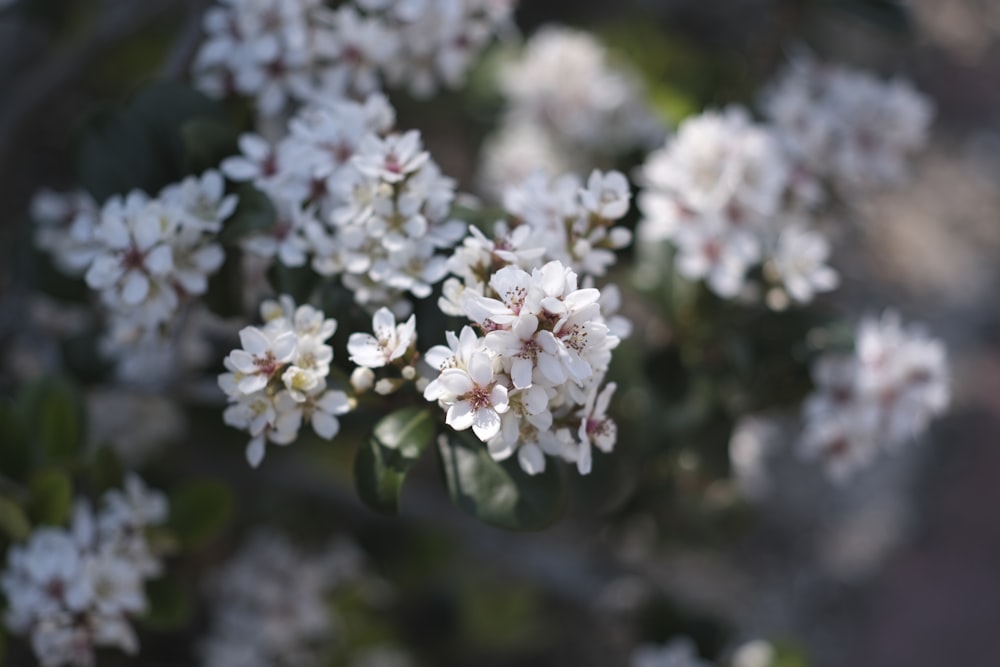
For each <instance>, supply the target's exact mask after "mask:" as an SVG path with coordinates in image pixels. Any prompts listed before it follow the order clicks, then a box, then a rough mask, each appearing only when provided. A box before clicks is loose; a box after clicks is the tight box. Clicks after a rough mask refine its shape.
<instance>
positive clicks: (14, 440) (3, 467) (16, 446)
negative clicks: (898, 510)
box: [0, 401, 31, 480]
mask: <svg viewBox="0 0 1000 667" xmlns="http://www.w3.org/2000/svg"><path fill="white" fill-rule="evenodd" d="M30 467H31V448H30V438H29V437H28V432H27V428H26V425H25V423H24V420H23V419H22V416H21V414H20V412H19V411H18V410H15V409H14V406H13V405H11V404H10V403H8V402H6V401H0V471H3V474H4V475H6V476H8V477H11V478H13V479H17V480H23V479H24V478H25V477H26V476H27V474H28V470H29V468H30Z"/></svg>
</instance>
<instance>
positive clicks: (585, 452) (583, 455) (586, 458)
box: [576, 440, 592, 475]
mask: <svg viewBox="0 0 1000 667" xmlns="http://www.w3.org/2000/svg"><path fill="white" fill-rule="evenodd" d="M591 464H592V460H591V453H590V442H589V441H588V440H584V441H583V442H581V443H580V448H579V449H578V450H577V454H576V469H577V471H578V472H579V473H580V474H581V475H589V474H590V468H591Z"/></svg>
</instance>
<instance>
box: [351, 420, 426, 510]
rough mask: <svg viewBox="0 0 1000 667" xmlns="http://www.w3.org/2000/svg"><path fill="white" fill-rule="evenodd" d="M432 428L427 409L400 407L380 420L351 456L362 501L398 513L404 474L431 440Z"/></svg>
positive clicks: (372, 506)
mask: <svg viewBox="0 0 1000 667" xmlns="http://www.w3.org/2000/svg"><path fill="white" fill-rule="evenodd" d="M434 431H435V426H434V420H433V419H432V418H431V415H430V411H429V410H427V409H426V408H419V407H410V408H402V409H401V410H397V411H395V412H393V413H391V414H389V415H388V416H386V417H384V418H383V419H381V420H380V421H379V422H378V423H377V424H376V425H375V429H374V430H373V432H372V438H371V439H370V440H369V441H368V443H367V444H366V445H364V446H362V447H361V449H359V450H358V455H357V458H355V459H354V485H355V487H357V490H358V496H360V497H361V500H363V501H364V502H365V503H366V504H367V505H368V506H369V507H371V508H372V509H374V510H377V511H379V512H384V513H386V514H396V513H397V512H399V496H400V493H401V492H402V489H403V482H404V481H405V480H406V475H407V473H408V472H409V471H410V468H412V467H413V464H414V463H416V462H417V460H418V459H419V458H420V455H421V454H423V452H424V450H426V449H427V447H428V446H429V445H430V443H431V440H433V439H434Z"/></svg>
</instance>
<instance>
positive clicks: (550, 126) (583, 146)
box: [481, 26, 664, 192]
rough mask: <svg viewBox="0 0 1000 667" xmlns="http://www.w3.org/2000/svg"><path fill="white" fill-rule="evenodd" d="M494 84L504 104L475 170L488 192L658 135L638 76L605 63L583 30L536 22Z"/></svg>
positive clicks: (602, 158) (642, 144)
mask: <svg viewBox="0 0 1000 667" xmlns="http://www.w3.org/2000/svg"><path fill="white" fill-rule="evenodd" d="M499 83H500V89H501V93H502V94H503V95H504V97H505V98H506V99H507V101H508V108H507V110H506V112H505V114H504V117H503V118H502V120H501V123H500V128H499V130H498V131H497V132H496V134H495V135H494V136H493V137H492V138H491V139H490V140H489V142H488V143H487V146H486V148H485V150H484V153H483V164H482V168H481V171H482V174H481V178H482V182H483V185H484V187H485V188H486V189H487V190H489V191H491V192H499V191H500V190H502V188H503V187H505V186H508V185H513V184H515V183H517V182H519V181H521V180H522V179H523V178H525V177H527V176H529V175H530V174H532V173H533V172H535V171H538V170H543V171H546V172H548V173H551V174H556V173H562V172H564V171H567V170H570V169H571V168H573V167H574V166H576V165H580V164H597V163H602V162H609V161H611V160H612V159H614V158H615V157H617V156H620V155H623V154H625V153H627V152H628V151H632V150H635V149H639V148H649V147H652V146H654V145H655V144H657V143H658V142H660V141H662V140H663V136H664V129H663V127H662V125H661V124H660V123H659V122H658V121H657V120H656V118H655V117H654V116H653V114H652V113H651V112H650V110H649V108H648V105H647V103H646V100H645V94H644V91H643V90H642V86H641V84H640V83H639V80H638V78H637V77H636V76H635V75H634V74H633V73H632V72H631V71H629V70H627V69H623V68H619V67H615V66H613V65H612V64H611V63H610V62H609V59H608V54H607V51H606V50H605V48H604V47H603V46H602V45H601V44H600V43H599V42H598V41H597V40H596V39H595V38H594V37H593V36H592V35H590V34H589V33H586V32H582V31H578V30H573V29H571V28H566V27H555V26H551V27H546V28H542V29H541V30H539V31H538V32H536V33H535V34H534V35H532V37H531V39H529V40H528V42H527V43H526V44H525V47H524V53H523V54H522V56H521V57H520V58H519V59H516V60H514V61H511V62H507V63H505V64H504V66H503V67H502V69H501V72H500V82H499Z"/></svg>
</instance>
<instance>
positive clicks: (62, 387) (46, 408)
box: [18, 376, 87, 464]
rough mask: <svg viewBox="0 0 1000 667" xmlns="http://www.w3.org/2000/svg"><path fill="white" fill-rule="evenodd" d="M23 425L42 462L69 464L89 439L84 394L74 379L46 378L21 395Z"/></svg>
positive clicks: (19, 398) (20, 405)
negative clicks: (86, 439) (87, 438)
mask: <svg viewBox="0 0 1000 667" xmlns="http://www.w3.org/2000/svg"><path fill="white" fill-rule="evenodd" d="M18 410H19V412H20V416H21V420H22V423H23V424H24V427H25V428H26V429H27V433H28V435H29V437H31V438H32V439H33V440H34V442H35V444H36V445H37V447H36V457H37V459H38V460H40V461H41V462H43V463H56V464H61V463H70V462H72V461H73V460H74V458H75V457H76V455H77V453H78V452H79V451H80V449H81V448H82V447H83V444H84V441H85V438H86V430H87V429H86V407H85V405H84V402H83V395H82V394H81V392H80V390H79V388H78V387H77V386H76V384H75V383H73V382H72V381H71V380H69V379H68V378H65V377H61V376H53V377H47V378H43V379H41V380H38V381H37V382H35V383H33V384H31V385H29V386H28V387H26V388H25V389H24V390H22V392H21V394H20V395H19V396H18Z"/></svg>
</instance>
